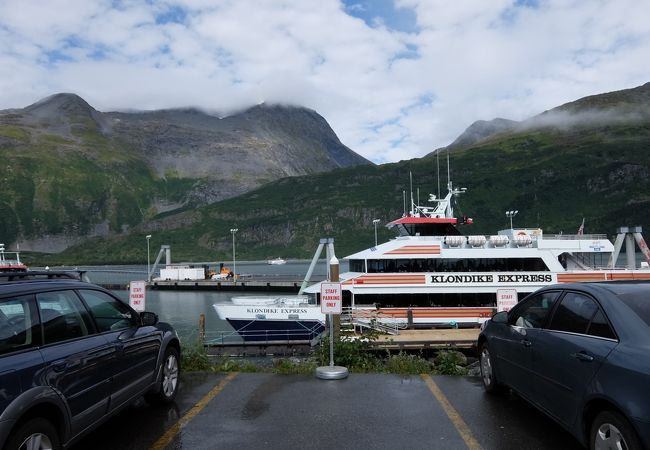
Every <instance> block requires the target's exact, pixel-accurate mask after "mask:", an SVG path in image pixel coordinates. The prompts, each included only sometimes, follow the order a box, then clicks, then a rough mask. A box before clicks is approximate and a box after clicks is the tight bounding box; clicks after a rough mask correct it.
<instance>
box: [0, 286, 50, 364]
mask: <svg viewBox="0 0 650 450" xmlns="http://www.w3.org/2000/svg"><path fill="white" fill-rule="evenodd" d="M32 299H33V297H32V296H31V295H29V296H22V297H13V298H6V299H3V300H1V301H0V355H2V354H4V353H9V352H13V351H15V350H22V349H26V348H29V347H34V346H37V345H40V338H39V336H40V327H39V323H38V316H37V315H36V311H35V309H34V306H33V303H31V302H30V300H32Z"/></svg>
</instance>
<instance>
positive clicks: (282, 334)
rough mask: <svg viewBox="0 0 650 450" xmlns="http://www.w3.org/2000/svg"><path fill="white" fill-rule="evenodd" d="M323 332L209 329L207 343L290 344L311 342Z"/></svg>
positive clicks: (205, 341)
mask: <svg viewBox="0 0 650 450" xmlns="http://www.w3.org/2000/svg"><path fill="white" fill-rule="evenodd" d="M320 334H321V333H319V332H317V331H315V330H308V329H305V330H250V331H249V330H240V331H208V332H206V333H205V336H204V338H203V343H204V344H205V345H290V344H309V343H311V342H312V341H314V340H315V339H316V338H317V337H319V336H320Z"/></svg>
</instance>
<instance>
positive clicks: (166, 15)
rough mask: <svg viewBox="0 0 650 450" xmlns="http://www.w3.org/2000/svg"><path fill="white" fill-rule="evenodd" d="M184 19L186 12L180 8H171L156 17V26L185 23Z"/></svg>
mask: <svg viewBox="0 0 650 450" xmlns="http://www.w3.org/2000/svg"><path fill="white" fill-rule="evenodd" d="M186 18H187V11H185V10H184V9H183V8H181V7H180V6H172V7H170V8H168V9H166V10H165V11H162V12H161V13H160V14H157V15H156V24H158V25H164V24H166V23H185V19H186Z"/></svg>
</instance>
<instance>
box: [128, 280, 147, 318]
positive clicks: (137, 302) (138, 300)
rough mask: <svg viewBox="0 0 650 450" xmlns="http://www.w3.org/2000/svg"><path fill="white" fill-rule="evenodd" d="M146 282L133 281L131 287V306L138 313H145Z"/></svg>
mask: <svg viewBox="0 0 650 450" xmlns="http://www.w3.org/2000/svg"><path fill="white" fill-rule="evenodd" d="M145 285H146V282H145V281H131V283H130V285H129V305H131V308H133V309H135V310H136V311H138V312H142V311H144V302H145V294H146V290H145Z"/></svg>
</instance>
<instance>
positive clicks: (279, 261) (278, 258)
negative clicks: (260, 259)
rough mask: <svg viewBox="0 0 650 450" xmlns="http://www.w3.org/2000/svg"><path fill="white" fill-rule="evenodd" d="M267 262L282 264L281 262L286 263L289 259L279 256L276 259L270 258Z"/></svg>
mask: <svg viewBox="0 0 650 450" xmlns="http://www.w3.org/2000/svg"><path fill="white" fill-rule="evenodd" d="M266 263H267V264H272V265H280V264H286V263H287V261H286V260H285V259H282V258H280V257H279V256H278V257H277V258H275V259H269V260H268V261H266Z"/></svg>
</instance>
